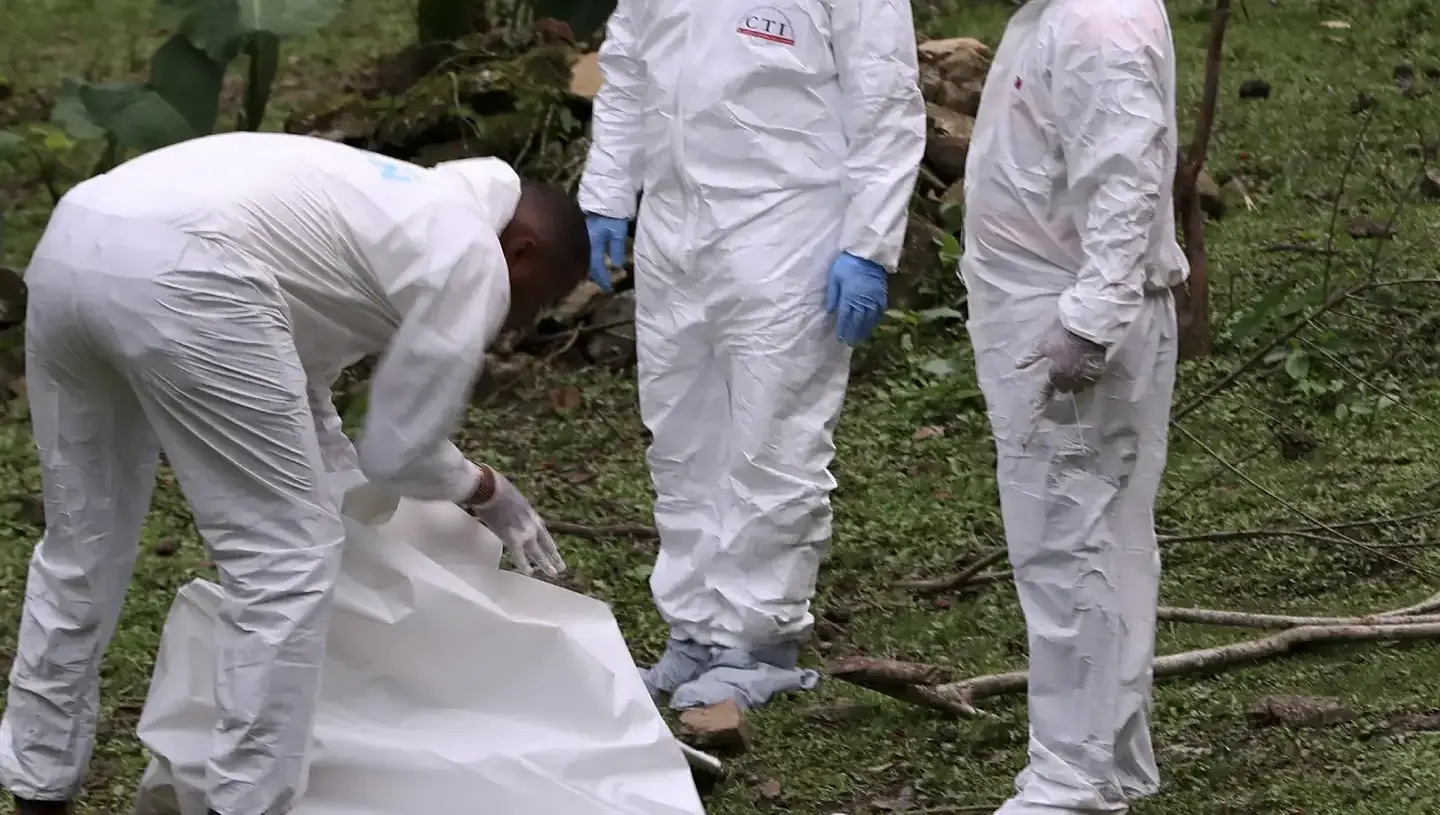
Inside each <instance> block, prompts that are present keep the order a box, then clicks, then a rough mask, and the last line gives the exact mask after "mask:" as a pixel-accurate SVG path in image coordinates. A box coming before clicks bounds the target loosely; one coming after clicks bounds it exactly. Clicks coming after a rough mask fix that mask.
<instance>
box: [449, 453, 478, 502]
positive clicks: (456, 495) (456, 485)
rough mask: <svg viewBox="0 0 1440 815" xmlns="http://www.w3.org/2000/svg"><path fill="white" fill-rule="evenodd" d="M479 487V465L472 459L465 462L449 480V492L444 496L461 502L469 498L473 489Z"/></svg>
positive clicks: (473, 492)
mask: <svg viewBox="0 0 1440 815" xmlns="http://www.w3.org/2000/svg"><path fill="white" fill-rule="evenodd" d="M479 488H480V467H479V465H477V464H476V463H475V462H473V461H467V462H465V466H464V467H463V468H461V469H460V471H459V472H457V473H456V474H455V478H454V480H453V481H451V482H450V487H449V492H448V493H447V494H446V496H445V497H446V498H447V499H449V500H450V501H453V502H455V503H457V504H463V503H465V502H466V501H468V500H470V496H472V495H474V494H475V490H477V489H479Z"/></svg>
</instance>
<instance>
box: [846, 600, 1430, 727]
mask: <svg viewBox="0 0 1440 815" xmlns="http://www.w3.org/2000/svg"><path fill="white" fill-rule="evenodd" d="M1427 602H1432V601H1427ZM1433 602H1435V603H1436V604H1437V605H1440V596H1437V597H1436V598H1433ZM1422 605H1423V604H1422ZM1376 616H1377V617H1379V618H1383V619H1386V620H1387V622H1385V623H1383V624H1382V623H1367V624H1357V623H1350V622H1340V623H1336V624H1326V625H1302V626H1297V627H1293V628H1288V629H1286V630H1284V631H1281V632H1279V633H1277V634H1272V635H1270V636H1267V637H1262V638H1260V639H1254V640H1246V641H1244V642H1237V643H1233V644H1231V645H1221V646H1217V647H1214V648H1201V649H1197V650H1194V651H1185V652H1182V653H1178V654H1168V655H1166V656H1162V657H1159V658H1157V659H1156V660H1155V662H1154V676H1155V679H1156V680H1157V681H1158V680H1163V679H1172V678H1175V677H1181V676H1191V675H1195V674H1199V673H1204V672H1207V671H1214V670H1218V669H1222V668H1228V667H1233V666H1236V665H1244V664H1249V663H1253V662H1259V661H1263V660H1267V659H1273V658H1275V657H1278V656H1283V655H1285V654H1288V653H1291V652H1292V651H1294V650H1296V649H1297V648H1300V647H1301V646H1305V645H1313V644H1316V643H1322V642H1332V643H1333V642H1396V641H1401V640H1420V639H1440V621H1435V620H1434V619H1433V618H1431V617H1424V618H1421V617H1418V616H1416V615H1410V616H1416V619H1420V620H1422V621H1420V622H1412V621H1411V620H1409V619H1408V618H1407V616H1406V615H1401V614H1399V613H1398V612H1386V613H1385V614H1382V615H1376ZM1392 620H1393V622H1390V621H1392ZM929 671H934V673H929ZM946 672H947V669H945V668H941V667H938V666H928V665H916V664H914V663H905V662H895V661H892V660H876V659H870V658H868V657H850V658H848V659H845V660H841V661H840V662H838V663H836V664H834V665H832V666H831V667H830V668H829V670H828V673H829V674H830V675H831V676H833V677H835V678H836V679H840V680H843V681H846V682H850V683H851V684H854V685H859V686H860V687H863V688H867V689H869V690H873V691H876V692H877V693H883V694H885V695H886V696H890V697H893V698H895V699H900V700H901V701H905V702H911V703H912V704H916V705H920V706H922V707H927V708H930V709H932V710H938V711H940V712H942V713H949V714H951V715H953V716H968V717H975V716H987V715H989V714H986V713H984V712H982V711H981V710H980V709H979V708H977V707H975V703H976V702H978V701H979V700H981V699H987V698H991V697H996V696H1006V695H1011V694H1016V693H1022V692H1024V691H1025V690H1026V689H1027V687H1028V675H1027V672H1026V671H1011V672H1008V673H1000V674H988V675H985V676H977V677H974V678H971V679H964V680H961V681H959V682H946V683H943V684H915V683H910V682H907V681H906V679H907V678H909V677H915V676H931V675H933V676H944V675H945V674H946Z"/></svg>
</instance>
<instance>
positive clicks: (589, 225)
mask: <svg viewBox="0 0 1440 815" xmlns="http://www.w3.org/2000/svg"><path fill="white" fill-rule="evenodd" d="M585 229H586V230H587V231H589V233H590V279H591V280H593V281H595V285H597V286H599V287H600V289H601V290H602V291H605V292H607V293H608V292H609V291H610V269H611V268H612V267H614V268H619V267H621V266H624V265H625V236H626V235H628V234H629V233H630V222H629V221H626V220H624V219H622V218H609V217H606V216H604V215H586V216H585ZM606 255H609V256H610V264H609V265H608V266H607V265H606V264H605V256H606Z"/></svg>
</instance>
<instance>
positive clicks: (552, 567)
mask: <svg viewBox="0 0 1440 815" xmlns="http://www.w3.org/2000/svg"><path fill="white" fill-rule="evenodd" d="M481 472H482V475H481V483H482V484H483V483H484V481H485V480H486V477H487V476H488V478H489V479H493V481H492V483H493V484H494V489H493V490H492V491H491V494H490V500H488V501H486V502H485V503H483V504H474V503H472V504H471V505H470V508H471V511H472V512H474V513H475V517H476V519H478V520H479V521H480V523H482V524H485V526H486V528H488V529H489V530H490V531H491V532H494V533H495V536H496V537H498V538H500V542H501V543H504V544H505V551H507V552H509V553H510V560H511V562H512V563H514V564H515V570H516V571H518V572H520V573H521V574H523V575H530V574H534V573H535V568H536V567H539V569H540V571H542V572H544V573H545V574H547V575H549V576H551V577H555V576H556V575H558V574H560V573H561V572H563V571H565V561H564V560H562V559H561V558H560V550H559V549H558V548H556V546H555V541H554V539H553V538H551V537H550V532H549V531H548V530H547V529H545V522H544V521H543V520H541V519H540V514H539V513H537V512H536V511H535V508H534V507H532V506H530V502H529V501H527V500H525V496H524V495H521V494H520V490H518V489H516V488H515V485H514V484H512V483H510V479H508V478H506V477H505V476H503V475H501V474H499V473H497V472H495V471H494V470H492V469H490V468H489V467H482V468H481Z"/></svg>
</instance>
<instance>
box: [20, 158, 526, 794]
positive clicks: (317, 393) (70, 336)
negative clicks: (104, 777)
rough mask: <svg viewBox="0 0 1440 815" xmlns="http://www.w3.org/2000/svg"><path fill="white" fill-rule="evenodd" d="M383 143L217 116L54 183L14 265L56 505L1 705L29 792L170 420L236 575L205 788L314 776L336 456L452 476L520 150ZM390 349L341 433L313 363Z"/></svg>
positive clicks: (85, 732) (416, 491) (70, 757)
mask: <svg viewBox="0 0 1440 815" xmlns="http://www.w3.org/2000/svg"><path fill="white" fill-rule="evenodd" d="M387 161H388V160H385V159H383V158H380V157H378V156H372V155H371V154H368V153H364V152H361V151H356V150H352V149H350V148H347V147H343V146H341V145H334V144H330V143H327V142H323V141H320V140H316V139H306V138H303V137H292V136H280V135H275V134H268V135H262V134H228V135H225V136H215V137H210V138H206V139H198V140H195V141H192V142H186V143H183V144H181V145H177V146H175V147H173V148H168V149H166V150H161V151H157V152H156V153H152V154H149V155H146V156H142V157H141V158H139V159H136V160H135V161H133V162H131V163H127V164H125V165H122V166H121V167H119V168H117V169H116V170H114V171H112V172H111V173H108V174H106V175H103V176H100V177H97V178H95V179H92V180H90V181H87V182H85V183H84V184H81V185H80V186H78V187H77V188H75V190H73V191H72V192H71V193H70V194H69V195H67V196H66V197H65V198H64V199H63V200H62V202H61V204H60V206H59V207H57V209H56V212H55V214H54V216H53V217H52V219H51V222H50V225H49V227H48V228H47V229H46V232H45V235H44V237H43V238H42V240H41V242H40V245H39V247H38V248H37V249H36V252H35V255H34V258H33V259H32V262H31V264H30V267H29V269H28V271H27V274H26V282H27V284H28V286H29V291H30V297H29V310H28V314H27V319H26V367H27V382H28V383H29V399H30V406H31V415H32V421H33V423H34V429H35V439H36V444H37V447H38V448H39V450H40V459H41V463H42V484H43V489H44V496H45V509H46V531H45V536H44V538H43V539H42V540H41V542H40V544H39V545H38V546H37V547H36V549H35V553H34V555H33V557H32V559H31V566H30V574H29V578H28V583H27V586H26V601H25V607H24V610H23V612H22V619H21V625H20V635H19V643H18V648H17V652H16V656H15V662H14V666H13V668H12V672H11V685H10V690H9V700H8V704H7V707H6V710H5V716H4V720H3V724H0V781H3V783H4V784H5V786H6V787H7V788H9V789H10V790H12V791H13V792H15V793H16V794H18V795H20V796H21V797H26V798H34V799H39V800H54V799H61V798H65V797H68V796H69V795H70V794H71V793H73V792H74V791H75V790H76V789H77V787H78V786H79V784H80V783H81V782H82V780H83V774H84V771H85V766H86V763H87V762H88V759H89V756H90V753H91V749H92V743H93V738H94V731H95V718H96V708H97V689H98V684H97V675H98V670H99V666H100V659H101V656H102V654H103V652H104V650H105V648H106V646H107V644H108V642H109V639H110V637H111V635H112V634H113V631H114V626H115V622H116V618H117V616H118V614H119V612H120V607H121V603H122V600H123V597H124V592H125V587H126V584H127V583H128V581H129V578H130V573H131V569H132V567H133V564H134V560H135V556H136V550H137V546H138V542H139V535H140V527H141V524H142V522H143V519H144V516H145V513H146V510H147V509H148V507H149V502H150V493H151V488H152V484H153V480H154V473H155V466H156V462H157V457H158V453H159V450H160V449H161V447H163V449H164V451H165V453H166V455H167V456H168V458H169V460H170V462H171V463H172V465H173V466H174V468H175V471H176V475H177V478H178V480H179V482H180V486H181V488H182V490H183V491H184V494H185V497H186V499H187V500H188V502H189V503H190V505H191V507H192V509H193V511H194V513H195V520H196V525H197V527H198V529H199V532H200V534H201V536H202V537H203V538H204V541H205V544H206V546H207V547H208V548H209V550H210V552H211V554H212V557H213V559H214V561H215V563H216V566H217V567H218V568H219V570H220V575H221V584H222V586H223V587H224V589H225V592H226V602H225V604H224V606H223V608H222V609H221V614H220V619H221V621H222V629H221V631H219V632H218V633H217V643H218V646H219V654H220V657H219V661H218V663H217V664H216V666H215V670H216V672H217V687H218V696H217V700H216V701H217V705H218V708H219V710H220V718H219V721H218V722H217V724H216V731H215V745H214V752H213V754H212V756H211V763H210V779H209V784H210V795H211V805H212V806H213V808H214V809H216V810H217V811H219V812H220V813H222V815H260V813H267V812H271V811H283V810H284V809H285V808H286V807H287V806H288V805H289V804H290V803H291V802H293V801H294V800H295V799H296V797H298V795H299V794H300V793H301V792H302V791H303V788H304V783H305V782H304V775H305V772H304V767H303V756H304V751H305V744H306V734H307V733H308V729H309V722H310V716H311V711H312V709H313V704H314V694H315V687H316V681H317V679H318V670H319V665H320V657H321V651H322V649H323V634H324V631H325V627H326V620H327V617H328V613H329V597H330V593H331V591H332V588H333V584H334V578H335V571H336V568H337V563H338V558H339V551H340V542H341V541H342V539H343V537H344V531H343V528H342V527H341V524H340V519H339V515H338V511H337V508H336V504H335V499H334V496H333V495H332V494H331V492H330V490H329V488H328V486H327V484H326V482H327V481H328V480H329V478H330V476H329V475H327V473H336V472H340V471H344V470H347V469H353V468H354V467H355V466H357V465H358V466H360V467H363V468H364V469H365V470H366V471H367V472H369V473H372V474H378V476H379V477H380V480H382V481H383V482H384V484H385V486H386V488H388V489H393V490H394V491H396V492H397V494H410V495H420V496H428V497H432V498H451V497H462V495H466V494H468V491H469V490H470V489H471V488H473V484H474V475H475V470H474V468H473V466H472V465H470V464H469V462H467V461H465V459H464V456H462V455H461V454H460V453H459V451H458V450H455V448H454V447H453V445H451V444H450V443H449V442H448V441H447V440H446V436H447V435H448V434H449V433H450V432H451V430H452V429H453V427H454V426H455V424H456V423H457V422H458V420H459V417H460V414H461V412H462V410H463V408H464V405H465V403H466V401H467V397H468V394H469V387H468V385H466V384H463V383H465V382H467V381H468V380H470V379H473V377H474V372H475V371H476V370H478V368H479V365H480V364H481V362H482V360H483V349H484V346H485V344H486V343H487V342H488V341H489V340H490V338H492V337H493V336H494V335H495V333H497V332H498V328H499V325H500V323H501V322H502V321H503V320H504V317H505V314H506V312H507V310H508V307H509V306H508V295H509V290H508V275H507V272H506V267H505V262H504V259H503V256H502V255H501V253H500V250H499V247H498V242H497V239H496V233H497V231H498V230H499V229H500V228H502V227H503V224H504V223H505V222H506V221H507V220H508V219H509V218H510V217H511V216H512V213H513V208H514V206H515V202H516V200H517V199H518V195H519V185H518V180H517V179H516V178H515V176H514V174H513V172H511V171H510V170H509V168H508V167H505V166H504V165H503V164H499V163H498V162H491V161H482V163H479V164H469V165H462V166H461V170H462V172H458V173H457V172H454V171H446V170H436V171H433V172H428V173H427V172H426V171H423V170H420V169H419V168H409V167H407V166H404V165H395V164H389V163H387ZM396 174H399V175H398V176H397V175H396ZM405 179H409V180H405ZM477 179H479V180H480V181H481V182H482V183H480V184H479V185H478V186H479V189H481V190H485V191H488V192H487V194H488V196H489V197H488V199H486V198H482V197H481V196H479V195H478V194H477V191H476V186H475V185H473V184H472V182H474V181H476V180H477ZM484 179H489V181H488V182H486V181H484ZM382 350H384V351H385V353H384V356H383V357H382V361H381V364H380V368H379V371H378V372H377V375H376V380H375V384H374V386H373V389H372V394H371V401H370V416H369V421H368V424H367V428H368V431H367V434H366V438H365V439H364V440H363V441H362V443H361V445H360V449H359V452H358V455H357V454H356V452H355V451H354V450H353V449H352V448H351V447H350V445H349V442H348V441H347V440H345V438H344V436H343V435H342V434H340V431H339V418H338V417H337V416H335V410H334V407H333V405H332V404H331V402H330V399H329V395H328V391H327V388H328V385H329V383H330V381H331V378H333V375H334V373H335V372H338V370H339V369H340V367H341V366H342V365H343V364H344V363H346V362H349V361H352V360H354V359H358V358H359V357H360V356H363V355H365V354H367V353H372V352H378V351H382Z"/></svg>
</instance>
